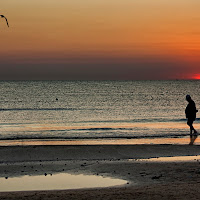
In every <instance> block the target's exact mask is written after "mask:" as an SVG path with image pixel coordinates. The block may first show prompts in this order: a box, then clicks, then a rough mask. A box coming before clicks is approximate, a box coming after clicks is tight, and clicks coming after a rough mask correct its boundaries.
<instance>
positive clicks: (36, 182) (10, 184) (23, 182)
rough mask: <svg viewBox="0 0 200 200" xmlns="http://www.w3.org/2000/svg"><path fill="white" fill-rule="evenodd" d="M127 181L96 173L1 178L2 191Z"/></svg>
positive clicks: (123, 182)
mask: <svg viewBox="0 0 200 200" xmlns="http://www.w3.org/2000/svg"><path fill="white" fill-rule="evenodd" d="M126 183H127V181H125V180H121V179H114V178H108V177H102V176H95V175H83V174H81V175H72V174H67V173H60V174H53V175H50V174H47V175H46V174H45V175H43V176H22V177H11V178H10V177H5V178H0V192H9V191H31V190H32V191H33V190H35V191H36V190H64V189H80V188H98V187H112V186H117V185H123V184H126Z"/></svg>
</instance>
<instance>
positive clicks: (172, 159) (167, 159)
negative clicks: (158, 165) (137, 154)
mask: <svg viewBox="0 0 200 200" xmlns="http://www.w3.org/2000/svg"><path fill="white" fill-rule="evenodd" d="M130 161H139V162H200V155H197V156H174V157H158V158H149V159H137V160H134V159H130Z"/></svg>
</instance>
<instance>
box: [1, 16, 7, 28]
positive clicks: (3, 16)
mask: <svg viewBox="0 0 200 200" xmlns="http://www.w3.org/2000/svg"><path fill="white" fill-rule="evenodd" d="M0 17H1V18H5V20H6V23H7V25H8V27H9V24H8V20H7V18H6V17H5V16H4V15H0Z"/></svg>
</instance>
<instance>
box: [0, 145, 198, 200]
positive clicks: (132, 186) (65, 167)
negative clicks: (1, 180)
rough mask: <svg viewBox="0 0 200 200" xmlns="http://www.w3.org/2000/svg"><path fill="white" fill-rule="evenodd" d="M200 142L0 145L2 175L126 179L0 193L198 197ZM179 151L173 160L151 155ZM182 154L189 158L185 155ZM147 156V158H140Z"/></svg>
mask: <svg viewBox="0 0 200 200" xmlns="http://www.w3.org/2000/svg"><path fill="white" fill-rule="evenodd" d="M197 155H200V148H199V146H198V145H168V144H163V145H161V144H159V145H156V144H152V145H58V146H55V145H54V146H47V145H46V146H7V147H0V163H1V164H0V177H5V178H8V179H9V178H11V177H20V176H24V175H29V176H35V175H42V176H45V175H49V174H52V175H54V174H56V173H62V172H65V173H70V174H87V175H96V176H103V177H113V178H118V179H123V180H126V184H124V185H118V186H115V187H110V188H96V189H94V188H93V189H89V188H86V189H73V190H61V191H60V190H59V191H55V190H51V191H30V192H29V191H21V192H1V193H0V198H1V199H159V198H162V199H198V198H200V194H199V193H198V188H199V187H198V186H200V170H199V166H200V162H199V160H198V157H197ZM173 156H178V157H177V160H176V159H175V160H174V161H167V160H164V161H159V162H158V161H151V158H156V159H158V158H159V157H165V158H167V157H169V158H170V157H173ZM184 156H187V157H189V156H194V157H191V159H190V160H189V161H184V160H183V161H181V159H179V158H182V157H184ZM142 159H147V160H142Z"/></svg>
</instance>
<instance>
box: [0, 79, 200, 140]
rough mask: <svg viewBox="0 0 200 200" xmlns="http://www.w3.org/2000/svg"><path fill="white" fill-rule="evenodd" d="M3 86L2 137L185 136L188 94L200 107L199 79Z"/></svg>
mask: <svg viewBox="0 0 200 200" xmlns="http://www.w3.org/2000/svg"><path fill="white" fill-rule="evenodd" d="M0 86H1V89H0V140H1V141H4V140H34V139H37V140H42V141H43V140H85V139H90V140H91V139H94V140H97V139H103V140H115V139H138V138H147V139H148V138H182V137H185V136H188V127H187V125H186V120H185V113H184V111H185V107H186V105H187V102H186V101H185V95H186V94H190V95H191V96H192V98H193V99H194V101H195V102H196V106H197V109H200V81H2V82H0ZM197 116H200V113H199V114H198V115H197ZM197 118H198V117H197ZM198 121H199V120H198V119H197V121H196V122H195V123H196V127H197V128H198V123H199V122H198Z"/></svg>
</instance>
